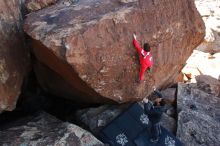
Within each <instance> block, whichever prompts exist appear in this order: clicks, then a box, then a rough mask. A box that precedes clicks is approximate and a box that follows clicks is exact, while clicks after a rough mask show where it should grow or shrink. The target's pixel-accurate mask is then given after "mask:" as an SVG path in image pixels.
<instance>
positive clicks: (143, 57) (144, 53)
mask: <svg viewBox="0 0 220 146" xmlns="http://www.w3.org/2000/svg"><path fill="white" fill-rule="evenodd" d="M133 38H134V40H133V43H134V46H135V48H136V50H137V52H138V54H139V60H140V64H141V68H140V81H142V80H143V79H144V73H145V71H146V70H147V69H148V70H149V71H150V72H151V68H152V65H153V60H152V55H151V52H150V50H151V48H150V45H149V44H148V43H145V44H144V49H142V48H141V47H140V45H139V44H138V41H137V36H136V35H135V34H133Z"/></svg>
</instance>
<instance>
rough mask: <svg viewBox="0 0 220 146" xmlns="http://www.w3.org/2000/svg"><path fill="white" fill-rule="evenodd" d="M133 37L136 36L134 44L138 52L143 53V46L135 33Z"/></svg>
mask: <svg viewBox="0 0 220 146" xmlns="http://www.w3.org/2000/svg"><path fill="white" fill-rule="evenodd" d="M133 38H134V39H133V44H134V46H135V48H136V50H137V51H138V53H139V54H141V51H142V48H141V46H140V45H139V44H138V41H137V37H136V35H135V34H133Z"/></svg>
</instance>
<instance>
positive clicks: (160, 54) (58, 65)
mask: <svg viewBox="0 0 220 146" xmlns="http://www.w3.org/2000/svg"><path fill="white" fill-rule="evenodd" d="M174 14H175V15H174ZM24 30H25V32H26V33H27V34H28V35H29V36H31V37H32V45H33V48H34V53H35V55H36V56H37V59H38V60H39V61H40V62H41V63H39V64H38V67H36V69H35V71H36V74H37V76H38V80H39V82H40V83H41V85H42V87H44V89H46V90H48V91H50V92H52V93H54V94H56V95H59V96H62V97H66V98H71V99H74V100H78V101H80V100H81V101H89V102H105V101H104V99H111V100H114V101H117V102H127V101H134V100H140V99H141V98H144V97H146V96H147V95H149V94H150V93H151V91H152V86H153V85H155V86H156V87H158V86H162V85H164V86H166V85H169V84H170V83H172V82H173V80H174V79H175V78H176V76H177V75H178V73H179V72H180V70H181V69H182V67H183V64H184V63H185V61H186V59H187V58H188V57H189V55H190V54H191V53H192V50H193V49H194V48H195V47H196V46H197V45H198V44H199V43H200V42H201V41H202V40H203V37H204V30H205V28H204V24H203V21H202V19H201V18H200V15H199V13H198V12H197V10H196V8H195V5H194V2H193V1H189V0H168V1H167V0H162V1H160V2H159V1H151V0H139V1H135V0H129V1H119V0H111V1H110V0H105V1H102V0H93V1H91V0H81V1H79V2H78V3H75V4H74V5H70V6H68V7H67V6H64V5H61V4H60V5H59V4H58V5H53V6H51V7H48V8H46V9H42V10H40V11H37V12H34V13H31V14H29V15H28V16H27V19H26V21H25V26H24ZM134 32H136V33H137V36H138V40H139V42H140V43H141V44H143V43H144V42H149V43H150V44H151V46H152V47H153V49H152V54H153V57H154V67H153V72H152V73H146V74H145V81H144V82H143V83H138V82H137V81H138V79H139V77H138V76H139V68H140V65H139V60H138V55H137V52H136V50H135V48H134V47H133V44H132V34H133V33H134ZM42 66H44V67H42ZM48 70H50V72H48ZM48 78H50V79H51V80H52V82H53V83H54V82H59V85H54V84H53V83H51V82H50V81H51V80H50V81H49V80H48ZM57 80H58V81H57ZM67 90H68V92H66V91H67Z"/></svg>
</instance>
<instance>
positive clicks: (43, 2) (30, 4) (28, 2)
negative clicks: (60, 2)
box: [25, 0, 57, 12]
mask: <svg viewBox="0 0 220 146" xmlns="http://www.w3.org/2000/svg"><path fill="white" fill-rule="evenodd" d="M56 2H57V0H25V6H26V8H27V9H28V11H29V12H33V11H37V10H40V9H43V8H45V7H47V6H50V5H52V4H55V3H56Z"/></svg>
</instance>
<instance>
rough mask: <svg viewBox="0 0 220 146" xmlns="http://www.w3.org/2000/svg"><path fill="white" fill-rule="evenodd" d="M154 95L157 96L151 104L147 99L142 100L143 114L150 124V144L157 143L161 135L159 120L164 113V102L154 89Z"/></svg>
mask: <svg viewBox="0 0 220 146" xmlns="http://www.w3.org/2000/svg"><path fill="white" fill-rule="evenodd" d="M154 94H155V95H157V98H156V99H155V100H154V101H153V102H152V101H149V100H148V99H147V98H144V99H143V103H144V112H145V114H147V115H148V118H149V120H150V122H151V124H152V126H151V130H150V131H151V136H150V141H151V142H152V143H157V142H158V140H159V137H160V135H161V127H160V120H161V117H162V114H163V112H165V111H166V107H165V104H166V100H165V99H164V98H162V94H161V93H160V92H159V91H158V90H156V88H154Z"/></svg>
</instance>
